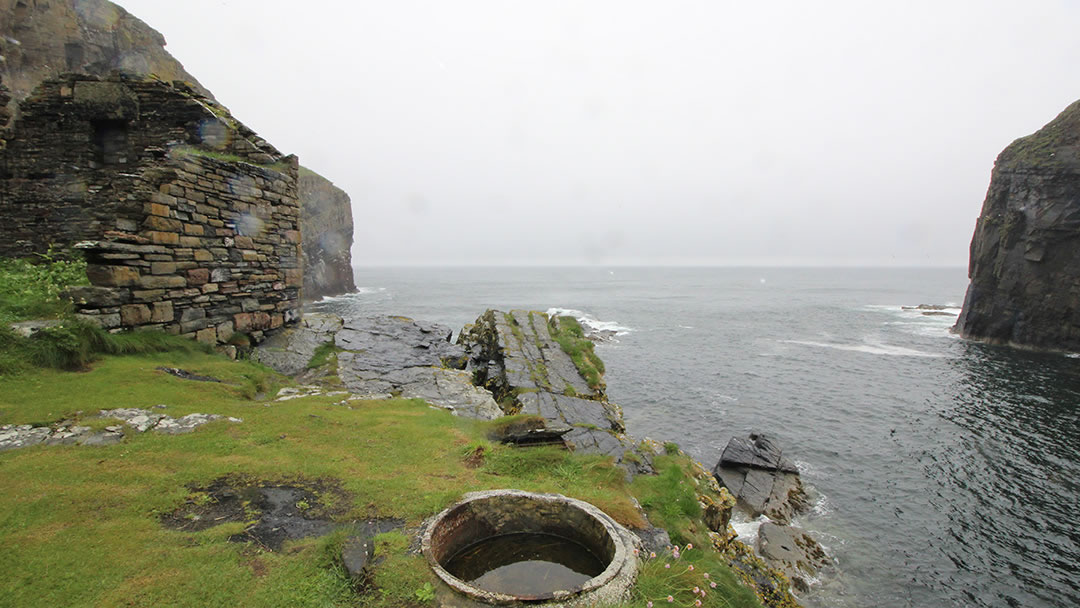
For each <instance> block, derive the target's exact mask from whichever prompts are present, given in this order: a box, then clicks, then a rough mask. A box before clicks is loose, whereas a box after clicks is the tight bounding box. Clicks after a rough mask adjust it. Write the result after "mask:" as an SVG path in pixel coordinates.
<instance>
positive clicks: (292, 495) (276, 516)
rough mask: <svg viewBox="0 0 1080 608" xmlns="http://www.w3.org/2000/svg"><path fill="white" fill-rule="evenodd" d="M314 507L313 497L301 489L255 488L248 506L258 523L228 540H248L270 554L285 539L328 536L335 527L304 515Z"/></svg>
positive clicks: (316, 501) (284, 487) (314, 517)
mask: <svg viewBox="0 0 1080 608" xmlns="http://www.w3.org/2000/svg"><path fill="white" fill-rule="evenodd" d="M318 504H319V501H318V499H317V498H316V496H315V495H314V494H313V493H311V492H309V491H308V490H305V489H302V488H294V487H288V486H281V487H261V488H256V489H255V493H254V495H253V497H252V500H251V502H250V506H251V507H253V508H255V509H258V511H259V513H260V515H259V519H258V521H257V522H255V525H253V526H251V527H249V528H248V529H246V530H244V531H243V532H241V533H240V534H236V535H234V536H231V537H229V540H231V541H240V542H243V541H252V542H256V543H258V544H259V545H262V546H263V547H266V548H267V549H270V550H271V551H279V550H280V549H281V546H282V545H283V544H284V543H285V541H286V540H295V539H298V538H309V537H312V536H323V535H325V534H329V533H330V532H331V531H333V530H334V529H335V528H337V524H335V523H334V522H332V521H329V520H327V519H323V518H320V517H316V516H312V515H309V513H308V512H309V511H311V510H312V506H314V505H318Z"/></svg>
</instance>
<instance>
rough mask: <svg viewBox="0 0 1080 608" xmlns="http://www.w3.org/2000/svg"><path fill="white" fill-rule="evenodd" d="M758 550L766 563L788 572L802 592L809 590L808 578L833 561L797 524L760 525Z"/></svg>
mask: <svg viewBox="0 0 1080 608" xmlns="http://www.w3.org/2000/svg"><path fill="white" fill-rule="evenodd" d="M757 551H758V553H759V554H761V557H762V558H763V559H764V560H765V563H767V564H768V565H769V566H771V567H773V568H776V569H778V570H780V571H781V572H783V573H784V574H786V575H787V577H788V578H789V579H790V580H791V583H792V585H794V586H795V589H796V590H798V591H800V592H803V593H805V592H807V591H809V590H810V581H809V579H811V578H813V577H814V576H815V575H816V574H817V573H818V571H819V570H821V569H822V568H824V567H825V566H827V565H829V563H830V560H829V557H828V555H826V554H825V550H824V549H822V547H821V545H820V544H818V542H817V541H815V540H814V539H813V538H812V537H811V536H810V535H809V534H807V533H806V531H805V530H803V529H802V528H797V527H795V526H780V525H777V524H774V523H770V522H765V523H763V524H761V526H759V527H758V536H757Z"/></svg>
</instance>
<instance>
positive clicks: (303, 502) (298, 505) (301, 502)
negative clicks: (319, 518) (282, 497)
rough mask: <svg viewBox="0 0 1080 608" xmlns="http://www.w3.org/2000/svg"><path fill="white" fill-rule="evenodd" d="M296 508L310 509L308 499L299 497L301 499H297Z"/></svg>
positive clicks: (301, 509)
mask: <svg viewBox="0 0 1080 608" xmlns="http://www.w3.org/2000/svg"><path fill="white" fill-rule="evenodd" d="M296 508H297V509H298V510H299V511H300V512H304V511H307V510H308V509H310V508H311V505H310V504H308V501H306V500H303V499H301V500H299V501H297V503H296Z"/></svg>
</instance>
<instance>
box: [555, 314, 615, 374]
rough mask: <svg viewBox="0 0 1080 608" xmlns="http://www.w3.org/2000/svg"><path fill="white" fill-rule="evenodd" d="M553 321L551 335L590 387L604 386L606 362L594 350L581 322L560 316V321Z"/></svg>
mask: <svg viewBox="0 0 1080 608" xmlns="http://www.w3.org/2000/svg"><path fill="white" fill-rule="evenodd" d="M552 321H553V322H552V323H551V325H550V328H551V336H552V337H553V338H554V339H555V341H556V342H558V343H559V346H561V347H562V349H563V351H564V352H565V353H566V354H567V355H569V356H570V359H571V360H572V361H573V362H574V365H575V366H576V367H577V368H578V371H579V372H581V376H582V377H583V378H585V382H586V383H588V385H589V388H591V389H594V390H595V389H601V388H603V387H604V362H603V361H602V360H600V357H598V356H597V355H596V353H595V352H593V343H592V342H591V341H590V340H589V339H588V338H586V337H585V331H584V330H583V329H582V328H581V324H580V323H578V321H577V319H575V318H573V317H558V323H556V322H554V319H553V320H552ZM556 328H558V329H556Z"/></svg>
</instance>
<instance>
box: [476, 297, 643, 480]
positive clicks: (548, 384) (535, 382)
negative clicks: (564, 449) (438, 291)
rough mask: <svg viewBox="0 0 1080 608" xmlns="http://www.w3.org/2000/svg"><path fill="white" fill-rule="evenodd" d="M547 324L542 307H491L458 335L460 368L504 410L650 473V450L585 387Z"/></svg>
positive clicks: (576, 446) (600, 395) (631, 469)
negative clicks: (464, 359) (462, 353)
mask: <svg viewBox="0 0 1080 608" xmlns="http://www.w3.org/2000/svg"><path fill="white" fill-rule="evenodd" d="M551 328H552V326H551V320H550V319H549V317H548V316H547V315H546V314H544V313H541V312H535V311H531V312H530V311H524V310H515V311H511V312H510V313H504V312H501V311H497V310H489V311H487V312H485V313H484V314H483V315H481V316H480V317H479V318H478V319H477V320H476V323H474V324H473V325H471V326H468V327H466V328H465V329H464V330H462V332H461V334H460V336H459V338H458V343H459V344H461V345H462V346H464V347H465V349H466V351H467V354H468V366H467V367H466V370H467V371H470V372H472V374H473V377H474V381H476V382H477V383H478V384H482V385H483V386H485V387H487V388H488V389H490V390H491V392H492V393H493V394H494V395H495V398H496V399H498V400H499V402H500V403H501V404H503V410H504V411H505V412H506V413H508V414H519V413H520V414H529V415H533V416H538V417H540V418H543V420H544V422H545V429H546V430H550V431H551V432H552V433H551V434H557V435H558V436H561V437H562V438H563V440H564V441H565V443H566V445H567V446H569V447H570V448H572V449H573V450H575V451H581V452H587V453H591V454H604V455H608V456H611V457H613V458H614V459H615V462H616V463H618V464H619V465H621V466H623V467H624V468H625V469H626V470H627V471H628V473H629V474H639V473H651V472H654V469H653V467H652V462H651V457H650V456H649V455H647V454H645V453H643V452H642V451H641V450H639V449H638V448H637V446H635V444H634V442H633V441H632V440H631V439H630V438H628V437H627V436H626V435H625V434H624V433H625V426H624V424H623V417H622V412H621V410H620V409H619V407H618V406H616V405H614V404H611V403H609V402H608V401H607V395H606V394H605V393H604V391H603V390H602V389H593V388H590V387H589V383H588V381H586V379H585V378H584V377H583V376H582V374H581V372H580V371H579V370H578V368H577V366H576V365H575V364H574V361H573V359H571V358H570V356H569V355H568V354H566V352H565V351H564V350H563V349H562V346H561V345H560V344H559V343H558V342H557V341H556V340H555V337H554V336H553V335H552V333H551ZM545 429H533V430H532V432H533V433H541V432H542V431H543V430H545ZM566 429H570V431H569V432H567V431H566Z"/></svg>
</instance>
